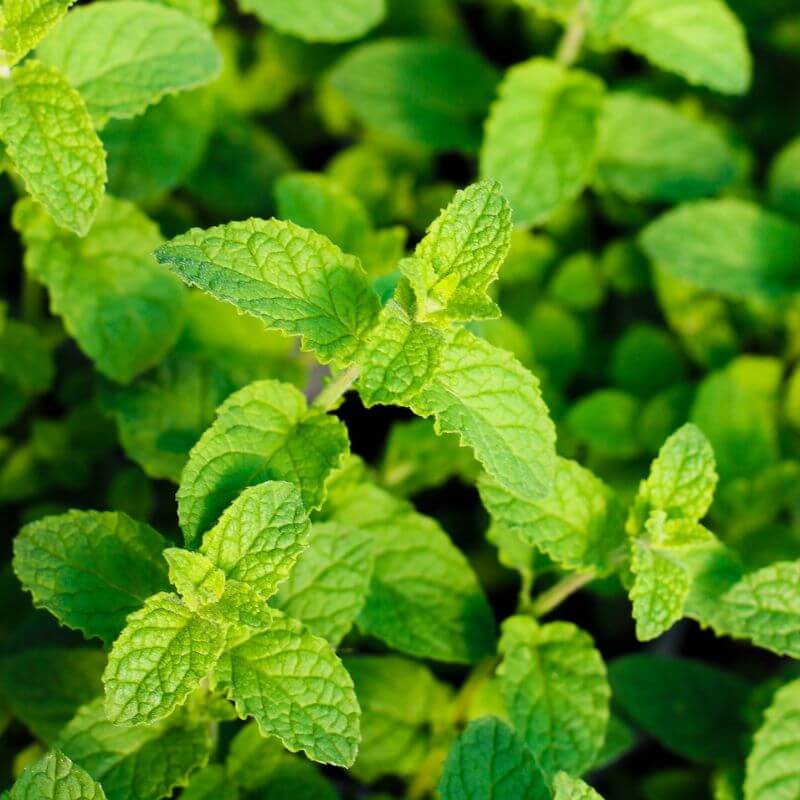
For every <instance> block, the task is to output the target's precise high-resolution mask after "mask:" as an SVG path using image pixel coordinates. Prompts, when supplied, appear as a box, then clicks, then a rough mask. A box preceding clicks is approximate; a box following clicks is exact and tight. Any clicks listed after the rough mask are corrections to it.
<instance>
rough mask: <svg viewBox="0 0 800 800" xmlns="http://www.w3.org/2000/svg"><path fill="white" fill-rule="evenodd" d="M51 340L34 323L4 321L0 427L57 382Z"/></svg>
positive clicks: (0, 346)
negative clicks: (54, 379)
mask: <svg viewBox="0 0 800 800" xmlns="http://www.w3.org/2000/svg"><path fill="white" fill-rule="evenodd" d="M54 373H55V365H54V363H53V355H52V353H51V349H50V344H49V342H47V340H46V339H45V338H44V337H43V336H42V335H41V334H40V333H39V332H38V331H37V330H36V328H34V327H33V326H31V325H26V324H25V323H24V322H17V321H16V320H13V319H11V320H6V321H5V322H4V323H3V324H1V325H0V387H2V390H3V399H2V401H1V402H0V427H2V426H4V425H8V424H9V423H11V422H13V421H14V420H15V419H16V418H17V416H18V415H19V414H20V413H21V412H22V410H23V409H24V408H25V406H26V404H27V403H28V402H29V400H31V399H32V398H33V397H35V396H36V395H39V394H42V393H44V392H46V391H47V390H48V389H49V388H50V386H51V385H52V383H53V378H54Z"/></svg>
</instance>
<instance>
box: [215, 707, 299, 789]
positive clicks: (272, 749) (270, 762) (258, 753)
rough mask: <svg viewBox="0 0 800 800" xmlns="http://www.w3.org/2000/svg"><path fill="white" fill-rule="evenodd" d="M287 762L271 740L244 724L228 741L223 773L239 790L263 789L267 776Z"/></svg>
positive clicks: (280, 747) (279, 746) (252, 725)
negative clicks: (225, 769)
mask: <svg viewBox="0 0 800 800" xmlns="http://www.w3.org/2000/svg"><path fill="white" fill-rule="evenodd" d="M286 758H287V754H286V750H284V748H283V745H282V744H281V743H280V741H278V739H276V738H275V737H274V736H269V737H265V736H263V735H262V733H261V731H260V730H259V729H258V723H257V722H255V720H254V721H252V722H248V723H247V724H245V725H244V726H243V727H242V728H240V729H239V731H238V732H237V734H236V736H234V737H233V739H232V740H231V746H230V749H229V750H228V758H227V761H226V767H227V771H228V773H229V774H230V775H235V776H236V781H237V783H239V784H240V785H241V787H242V788H243V789H247V790H248V791H254V790H257V789H263V787H264V785H265V784H266V782H267V781H268V780H269V777H270V775H272V773H273V772H275V769H276V768H277V767H278V765H279V764H280V763H281V762H282V761H284V759H286Z"/></svg>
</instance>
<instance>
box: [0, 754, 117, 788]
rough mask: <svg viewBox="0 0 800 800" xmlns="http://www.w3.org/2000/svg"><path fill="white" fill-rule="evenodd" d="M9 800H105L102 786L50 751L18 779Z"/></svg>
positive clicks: (61, 755)
mask: <svg viewBox="0 0 800 800" xmlns="http://www.w3.org/2000/svg"><path fill="white" fill-rule="evenodd" d="M8 797H9V800H66V798H69V800H106V795H105V793H104V792H103V788H102V786H100V784H99V783H97V781H95V780H93V779H92V777H91V776H90V775H89V774H88V773H87V772H86V771H85V770H83V769H81V767H79V766H78V765H77V764H73V763H72V761H70V759H69V758H67V757H66V756H65V755H64V754H63V753H61V752H59V751H58V750H51V751H50V752H48V753H46V754H45V755H44V756H43V757H42V758H41V759H39V760H38V761H37V762H35V763H34V764H31V766H29V767H28V768H27V769H26V770H25V771H24V772H23V773H22V775H20V776H19V780H18V781H17V782H16V783H15V784H14V786H13V787H12V789H11V793H10V794H9V795H8Z"/></svg>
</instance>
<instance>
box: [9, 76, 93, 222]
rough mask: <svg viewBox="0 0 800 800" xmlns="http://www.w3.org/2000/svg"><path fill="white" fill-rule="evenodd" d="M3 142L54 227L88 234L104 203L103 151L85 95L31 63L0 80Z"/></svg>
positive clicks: (28, 188) (60, 77)
mask: <svg viewBox="0 0 800 800" xmlns="http://www.w3.org/2000/svg"><path fill="white" fill-rule="evenodd" d="M0 139H2V140H3V142H4V143H5V146H6V153H7V155H8V157H9V158H10V159H11V161H12V162H13V164H14V167H15V168H16V170H17V172H19V174H20V176H21V177H22V179H23V181H24V182H25V187H26V188H27V190H28V191H29V192H30V193H31V195H32V196H33V197H34V198H35V199H36V200H38V201H39V202H40V203H41V204H42V205H43V206H44V208H45V210H46V211H47V213H48V214H49V215H50V216H51V217H52V218H53V220H54V221H55V223H56V224H57V225H58V226H60V227H62V228H68V229H69V230H71V231H74V232H75V233H77V234H78V235H79V236H83V235H85V234H86V233H87V231H88V230H89V228H91V226H92V221H93V220H94V218H95V216H96V215H97V210H98V207H99V206H100V201H101V200H102V199H103V191H104V186H105V182H106V160H105V153H104V151H103V145H102V144H101V142H100V139H98V138H97V134H96V133H95V132H94V129H93V127H92V121H91V119H90V118H89V113H88V111H87V110H86V105H85V104H84V102H83V100H82V99H81V96H80V95H79V94H78V93H77V92H76V91H75V90H74V89H73V88H72V87H71V86H70V85H69V84H68V83H67V81H66V80H65V79H64V77H63V76H62V75H61V73H60V72H58V70H55V69H50V68H49V67H46V66H44V65H42V64H40V63H39V62H38V61H28V62H27V63H25V64H24V65H23V66H21V67H18V68H17V69H15V70H14V71H13V72H12V73H11V77H10V78H8V79H6V80H2V81H0Z"/></svg>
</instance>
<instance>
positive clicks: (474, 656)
mask: <svg viewBox="0 0 800 800" xmlns="http://www.w3.org/2000/svg"><path fill="white" fill-rule="evenodd" d="M324 510H325V512H326V513H327V514H329V515H330V517H331V518H332V519H333V520H334V521H336V522H339V523H341V524H343V525H347V526H350V527H355V528H357V529H359V530H361V531H363V532H364V533H366V534H367V535H368V536H369V537H370V538H371V540H372V552H373V555H374V558H375V567H374V571H373V574H372V583H371V585H370V590H369V594H368V596H367V601H366V604H365V606H364V609H363V610H362V612H361V615H360V617H359V618H358V627H359V628H360V629H361V630H362V631H364V632H365V633H368V634H370V635H372V636H376V637H377V638H379V639H381V640H383V641H384V642H386V643H387V644H388V645H389V646H390V647H392V648H394V649H395V650H399V651H401V652H404V653H409V654H410V655H415V656H420V657H423V658H432V659H436V660H439V661H451V662H458V663H471V662H474V661H477V660H478V659H480V658H481V657H482V656H485V655H489V654H490V653H491V652H492V651H493V649H494V622H493V619H492V613H491V610H490V608H489V605H488V603H487V602H486V598H485V597H484V595H483V591H482V590H481V587H480V584H479V583H478V580H477V578H476V577H475V574H474V573H473V571H472V568H471V567H470V565H469V563H468V562H467V560H466V558H465V557H464V555H463V554H462V553H461V551H460V550H459V549H458V548H457V547H456V546H455V545H454V544H453V543H452V542H451V541H450V539H449V537H448V536H447V534H446V533H445V532H444V531H443V530H442V529H441V528H440V527H439V525H438V524H437V523H436V522H435V521H434V520H433V519H431V518H429V517H425V516H423V515H422V514H418V513H416V512H415V511H414V509H413V507H412V506H411V505H410V504H409V503H407V502H406V501H404V500H400V499H399V498H396V497H393V496H392V495H390V494H389V493H388V492H385V491H383V490H381V489H379V488H378V487H376V486H371V485H369V484H366V483H363V484H359V485H356V486H354V487H346V488H344V489H341V490H337V491H333V490H332V494H331V497H330V498H329V502H328V504H327V505H326V506H325V509H324Z"/></svg>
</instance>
